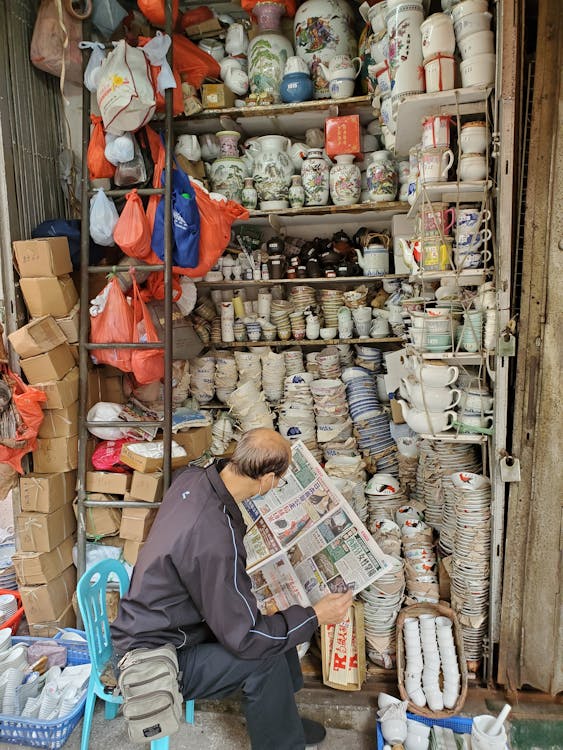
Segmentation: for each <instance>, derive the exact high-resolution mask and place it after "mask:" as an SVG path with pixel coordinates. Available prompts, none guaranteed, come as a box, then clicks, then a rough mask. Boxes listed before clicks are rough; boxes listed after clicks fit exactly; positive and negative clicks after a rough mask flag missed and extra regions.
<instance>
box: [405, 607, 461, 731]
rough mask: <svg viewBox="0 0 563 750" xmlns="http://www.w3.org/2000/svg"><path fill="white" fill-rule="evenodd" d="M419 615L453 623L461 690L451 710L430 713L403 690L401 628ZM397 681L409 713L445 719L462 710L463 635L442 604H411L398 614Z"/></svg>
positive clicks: (450, 610) (453, 616) (452, 613)
mask: <svg viewBox="0 0 563 750" xmlns="http://www.w3.org/2000/svg"><path fill="white" fill-rule="evenodd" d="M419 615H434V617H447V618H448V619H450V620H451V621H452V623H453V636H454V643H455V647H456V654H457V660H458V664H459V671H460V674H461V688H460V691H459V696H458V699H457V702H456V704H455V706H454V707H453V708H444V709H443V710H442V711H431V710H430V709H429V708H428V706H424V707H422V708H421V707H420V706H416V705H415V704H414V703H413V702H412V701H410V700H409V696H408V695H407V691H406V689H405V665H406V658H405V642H404V639H403V626H404V622H405V620H406V618H407V617H418V616H419ZM397 679H398V682H399V693H400V695H401V698H402V699H403V700H404V701H408V702H409V711H412V713H414V714H418V715H419V716H426V717H427V718H429V719H445V718H448V717H451V716H455V714H458V713H459V712H460V711H461V709H462V708H463V704H464V703H465V698H466V697H467V665H466V662H465V654H464V651H463V635H462V632H461V627H460V625H459V622H458V620H457V618H456V616H455V613H454V611H453V609H450V608H449V607H445V606H444V605H442V604H413V605H412V606H410V607H405V609H402V610H401V611H400V612H399V616H398V617H397Z"/></svg>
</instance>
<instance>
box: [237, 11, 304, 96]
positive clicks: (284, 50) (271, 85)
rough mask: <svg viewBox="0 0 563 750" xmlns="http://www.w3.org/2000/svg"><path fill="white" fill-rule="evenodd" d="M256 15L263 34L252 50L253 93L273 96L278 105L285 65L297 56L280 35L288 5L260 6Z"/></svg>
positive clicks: (286, 40)
mask: <svg viewBox="0 0 563 750" xmlns="http://www.w3.org/2000/svg"><path fill="white" fill-rule="evenodd" d="M253 13H254V15H255V16H256V18H257V19H258V24H259V26H260V33H259V34H258V36H255V37H254V39H253V40H252V41H251V42H250V46H249V47H248V77H249V80H250V91H251V92H252V93H253V94H271V95H272V97H273V98H274V102H279V101H281V97H280V85H281V82H282V78H283V74H284V69H285V64H286V62H287V60H288V58H289V57H292V56H293V47H292V46H291V42H290V41H289V40H288V39H286V38H285V37H284V36H283V35H282V34H281V32H280V20H281V17H282V16H283V14H284V13H285V5H284V4H283V3H276V2H269V3H268V2H267V3H257V4H256V5H255V6H254V10H253Z"/></svg>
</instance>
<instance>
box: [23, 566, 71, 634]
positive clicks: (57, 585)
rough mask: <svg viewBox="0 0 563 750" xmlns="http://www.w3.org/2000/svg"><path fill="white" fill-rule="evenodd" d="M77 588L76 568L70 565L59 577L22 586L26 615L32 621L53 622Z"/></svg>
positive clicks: (61, 612) (69, 601)
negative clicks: (34, 584) (38, 584)
mask: <svg viewBox="0 0 563 750" xmlns="http://www.w3.org/2000/svg"><path fill="white" fill-rule="evenodd" d="M75 589H76V568H75V567H74V565H70V566H69V567H68V568H67V569H66V570H65V571H64V572H63V573H62V575H60V576H59V577H58V578H55V579H54V580H53V581H49V583H43V584H42V585H41V586H23V587H20V594H21V598H22V604H23V606H24V609H25V616H26V618H27V621H28V622H30V623H34V624H37V623H44V622H52V621H53V620H56V619H58V618H59V617H60V616H61V615H62V614H63V612H64V611H65V609H66V608H67V607H68V605H69V604H71V603H72V595H73V593H74V591H75Z"/></svg>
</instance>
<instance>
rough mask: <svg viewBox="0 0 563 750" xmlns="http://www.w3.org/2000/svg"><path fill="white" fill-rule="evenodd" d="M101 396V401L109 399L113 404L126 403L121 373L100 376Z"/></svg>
mask: <svg viewBox="0 0 563 750" xmlns="http://www.w3.org/2000/svg"><path fill="white" fill-rule="evenodd" d="M102 396H103V398H102V399H100V400H101V401H111V403H113V404H126V403H127V396H126V395H125V393H124V391H123V375H112V376H111V377H108V378H104V377H102Z"/></svg>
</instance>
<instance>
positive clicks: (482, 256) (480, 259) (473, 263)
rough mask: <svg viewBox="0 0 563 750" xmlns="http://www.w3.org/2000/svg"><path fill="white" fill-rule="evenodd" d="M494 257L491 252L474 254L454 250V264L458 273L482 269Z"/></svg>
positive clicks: (467, 251) (469, 251)
mask: <svg viewBox="0 0 563 750" xmlns="http://www.w3.org/2000/svg"><path fill="white" fill-rule="evenodd" d="M492 257H493V255H492V253H491V252H490V251H489V250H482V251H477V252H473V251H472V250H460V249H458V248H457V247H456V249H455V250H454V263H455V267H456V269H457V270H458V271H463V270H466V269H468V268H482V267H483V265H484V264H485V263H488V262H489V261H490V260H491V258H492Z"/></svg>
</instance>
